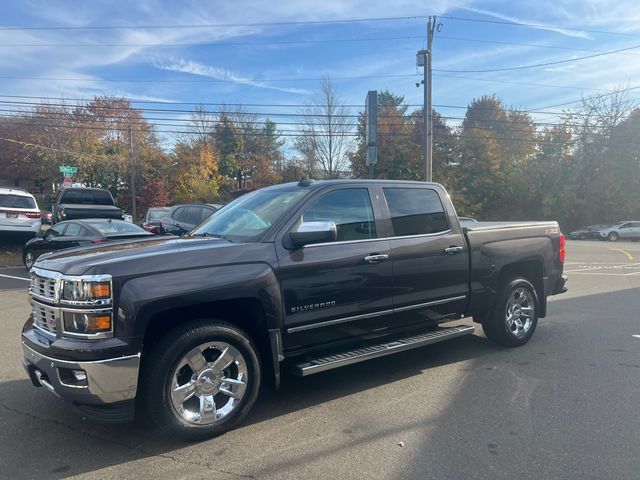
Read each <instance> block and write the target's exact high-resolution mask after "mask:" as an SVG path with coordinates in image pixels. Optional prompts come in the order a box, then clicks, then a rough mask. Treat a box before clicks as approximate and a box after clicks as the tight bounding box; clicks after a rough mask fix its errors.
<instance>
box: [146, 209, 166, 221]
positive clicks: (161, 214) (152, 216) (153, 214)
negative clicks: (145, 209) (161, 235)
mask: <svg viewBox="0 0 640 480" xmlns="http://www.w3.org/2000/svg"><path fill="white" fill-rule="evenodd" d="M167 216H169V210H149V213H148V214H147V221H154V220H155V221H157V220H162V219H163V218H165V217H167Z"/></svg>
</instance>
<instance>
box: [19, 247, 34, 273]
mask: <svg viewBox="0 0 640 480" xmlns="http://www.w3.org/2000/svg"><path fill="white" fill-rule="evenodd" d="M35 262H36V256H35V255H34V254H33V252H32V251H31V250H26V251H25V252H24V253H23V254H22V263H23V264H24V266H25V268H26V269H27V270H31V267H33V264H34V263H35Z"/></svg>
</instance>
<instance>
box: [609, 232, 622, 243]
mask: <svg viewBox="0 0 640 480" xmlns="http://www.w3.org/2000/svg"><path fill="white" fill-rule="evenodd" d="M607 238H608V239H609V241H610V242H617V241H618V239H619V238H620V236H619V235H618V234H617V233H616V232H611V233H610V234H609V235H607Z"/></svg>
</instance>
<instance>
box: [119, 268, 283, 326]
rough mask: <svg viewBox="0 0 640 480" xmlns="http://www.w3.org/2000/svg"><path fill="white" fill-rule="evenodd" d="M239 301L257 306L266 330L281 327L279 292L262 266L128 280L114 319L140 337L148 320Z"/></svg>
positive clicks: (159, 275) (274, 280)
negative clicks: (254, 302) (122, 320)
mask: <svg viewBox="0 0 640 480" xmlns="http://www.w3.org/2000/svg"><path fill="white" fill-rule="evenodd" d="M242 298H252V299H257V300H258V301H259V302H260V304H261V306H262V308H263V310H264V315H265V321H266V326H267V328H269V329H275V328H281V327H282V320H283V318H282V317H283V316H282V312H283V310H282V298H281V295H280V288H279V285H278V281H277V278H276V276H275V273H274V271H273V269H272V268H271V267H270V266H269V265H268V264H266V263H248V264H236V265H224V266H215V267H203V268H198V269H189V270H183V271H172V272H166V273H159V274H153V275H149V276H143V277H138V278H134V279H131V280H129V281H127V282H126V283H124V285H123V286H122V290H121V293H120V299H119V310H118V316H119V317H121V316H122V317H124V318H126V319H127V323H128V324H129V326H132V331H131V335H132V336H143V335H144V333H145V331H146V329H147V327H148V325H149V322H150V320H151V319H152V318H153V317H154V316H156V315H158V314H161V313H163V312H166V311H169V310H175V309H180V308H188V307H192V306H197V305H202V304H206V303H211V302H216V301H222V300H235V299H242ZM212 313H213V312H212Z"/></svg>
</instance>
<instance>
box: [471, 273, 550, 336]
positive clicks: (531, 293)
mask: <svg viewBox="0 0 640 480" xmlns="http://www.w3.org/2000/svg"><path fill="white" fill-rule="evenodd" d="M520 299H522V300H520ZM539 303H540V302H539V301H538V294H537V293H536V289H535V288H534V286H533V285H532V284H531V282H529V281H528V280H526V279H524V278H514V279H512V280H509V281H507V282H506V283H505V284H504V285H502V288H501V289H500V291H499V292H498V297H497V301H496V304H495V307H494V308H493V310H492V311H491V312H490V313H489V314H488V315H487V316H486V317H485V318H484V322H483V323H482V330H484V333H485V335H486V336H487V338H489V339H490V340H491V341H493V342H495V343H497V344H498V345H502V346H504V347H519V346H520V345H524V344H525V343H527V342H528V341H529V339H530V338H531V337H532V336H533V332H535V330H536V326H537V325H538V305H539ZM516 305H518V306H519V308H518V309H517V312H516V311H514V307H515V306H516ZM525 308H526V309H529V310H526V313H525ZM516 315H517V317H516ZM523 319H524V321H523Z"/></svg>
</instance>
